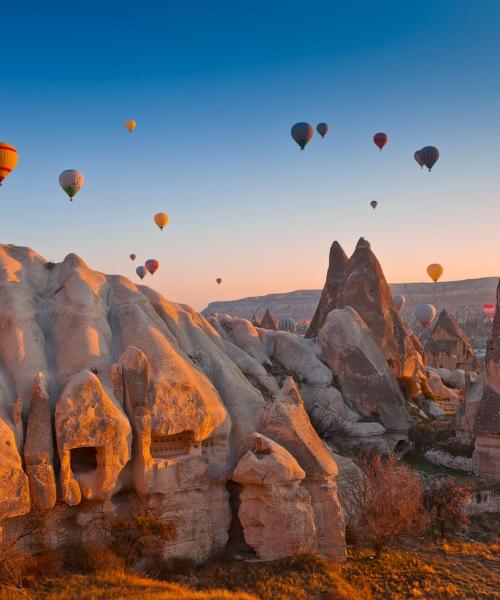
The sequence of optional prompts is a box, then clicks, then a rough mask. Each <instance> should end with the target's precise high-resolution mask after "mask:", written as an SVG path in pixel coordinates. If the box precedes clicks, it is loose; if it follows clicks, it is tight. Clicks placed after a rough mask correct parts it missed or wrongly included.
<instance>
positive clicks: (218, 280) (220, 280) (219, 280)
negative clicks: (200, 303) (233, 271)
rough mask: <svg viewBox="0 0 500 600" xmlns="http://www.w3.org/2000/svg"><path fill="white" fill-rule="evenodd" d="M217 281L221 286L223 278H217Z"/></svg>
mask: <svg viewBox="0 0 500 600" xmlns="http://www.w3.org/2000/svg"><path fill="white" fill-rule="evenodd" d="M215 281H216V282H217V283H218V284H219V285H220V284H221V283H222V278H221V277H217V279H216V280H215Z"/></svg>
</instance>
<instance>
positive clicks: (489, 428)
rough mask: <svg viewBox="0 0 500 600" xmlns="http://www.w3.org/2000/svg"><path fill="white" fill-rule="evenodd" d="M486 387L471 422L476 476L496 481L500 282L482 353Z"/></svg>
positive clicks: (499, 469) (499, 468) (499, 467)
mask: <svg viewBox="0 0 500 600" xmlns="http://www.w3.org/2000/svg"><path fill="white" fill-rule="evenodd" d="M485 364H486V386H485V389H484V392H483V396H482V398H481V403H480V406H479V410H478V414H477V417H476V419H475V423H474V433H475V446H474V453H473V455H472V466H473V470H474V473H475V474H476V475H479V476H482V477H485V478H487V479H491V480H494V481H496V482H499V481H500V283H499V284H498V289H497V306H496V313H495V319H494V321H493V333H492V338H491V340H490V341H489V342H488V347H487V351H486V359H485Z"/></svg>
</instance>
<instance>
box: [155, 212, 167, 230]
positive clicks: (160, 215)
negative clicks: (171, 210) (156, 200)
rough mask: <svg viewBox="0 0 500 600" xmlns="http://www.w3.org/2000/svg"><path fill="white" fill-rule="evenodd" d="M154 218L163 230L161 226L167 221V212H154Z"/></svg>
mask: <svg viewBox="0 0 500 600" xmlns="http://www.w3.org/2000/svg"><path fill="white" fill-rule="evenodd" d="M154 218H155V223H156V224H157V225H158V227H159V228H160V229H161V230H162V231H163V228H164V227H165V225H166V224H167V223H168V215H167V213H156V215H155V217H154Z"/></svg>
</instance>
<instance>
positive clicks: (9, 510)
mask: <svg viewBox="0 0 500 600" xmlns="http://www.w3.org/2000/svg"><path fill="white" fill-rule="evenodd" d="M0 448H1V450H0V522H2V521H4V520H5V519H11V518H12V517H17V516H19V515H24V514H26V513H27V512H29V510H30V493H29V484H28V478H27V477H26V475H25V473H24V471H23V465H22V462H21V457H20V456H19V452H18V450H17V447H16V441H15V438H14V433H13V431H12V429H11V428H10V427H9V426H8V425H7V423H6V422H5V421H4V420H3V419H1V418H0Z"/></svg>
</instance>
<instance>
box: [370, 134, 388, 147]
mask: <svg viewBox="0 0 500 600" xmlns="http://www.w3.org/2000/svg"><path fill="white" fill-rule="evenodd" d="M388 139H389V138H388V136H387V133H376V134H375V135H374V136H373V141H374V143H375V145H376V146H378V147H379V148H380V150H382V148H383V147H384V146H385V145H386V144H387V140H388Z"/></svg>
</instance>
